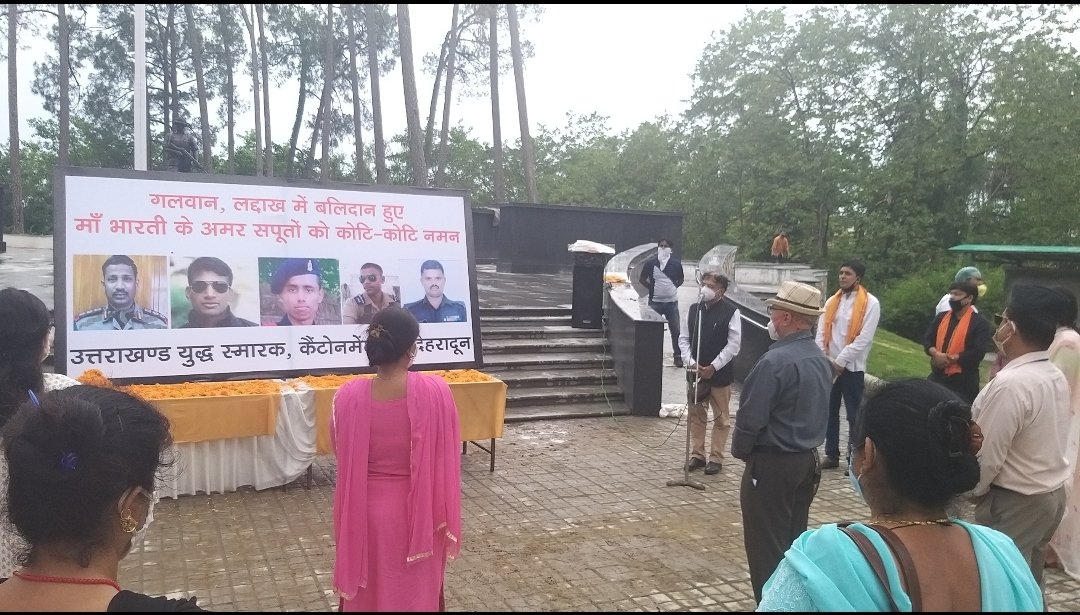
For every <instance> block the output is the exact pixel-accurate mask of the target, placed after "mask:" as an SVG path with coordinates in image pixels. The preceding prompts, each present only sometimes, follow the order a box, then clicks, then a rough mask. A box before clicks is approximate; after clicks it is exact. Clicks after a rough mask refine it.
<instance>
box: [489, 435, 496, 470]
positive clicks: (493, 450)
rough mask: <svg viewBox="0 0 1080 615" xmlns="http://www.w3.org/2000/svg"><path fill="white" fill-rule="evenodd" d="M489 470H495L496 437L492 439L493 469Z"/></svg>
mask: <svg viewBox="0 0 1080 615" xmlns="http://www.w3.org/2000/svg"><path fill="white" fill-rule="evenodd" d="M488 471H489V472H494V471H495V438H492V439H491V469H490V470H488Z"/></svg>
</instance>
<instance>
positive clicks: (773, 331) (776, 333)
mask: <svg viewBox="0 0 1080 615" xmlns="http://www.w3.org/2000/svg"><path fill="white" fill-rule="evenodd" d="M769 337H770V338H772V339H773V340H778V339H780V332H779V331H777V330H776V325H774V324H773V321H771V320H770V321H769Z"/></svg>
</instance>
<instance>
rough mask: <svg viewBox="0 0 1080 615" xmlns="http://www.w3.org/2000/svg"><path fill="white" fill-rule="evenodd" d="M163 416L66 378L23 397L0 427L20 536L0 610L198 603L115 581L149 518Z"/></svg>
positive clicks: (163, 440)
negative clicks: (66, 383) (54, 387)
mask: <svg viewBox="0 0 1080 615" xmlns="http://www.w3.org/2000/svg"><path fill="white" fill-rule="evenodd" d="M171 442H172V438H171V437H170V436H169V423H168V420H167V419H166V418H165V417H164V416H162V415H161V413H160V412H158V411H157V410H156V409H154V407H153V406H151V405H149V404H147V403H146V402H144V401H142V400H140V399H137V398H135V397H132V396H131V395H128V394H126V393H121V392H119V391H114V390H112V389H104V388H98V387H92V386H73V387H70V388H67V389H63V390H60V391H53V392H50V393H45V394H43V395H41V396H40V398H38V397H37V396H35V399H33V400H31V401H29V402H26V403H24V404H22V406H20V408H19V410H18V412H17V413H16V414H15V416H14V417H12V419H11V420H10V421H8V424H7V425H6V426H5V427H4V431H3V447H4V457H5V458H6V460H7V464H8V471H9V473H10V475H9V479H8V480H9V482H8V488H7V493H8V509H7V514H8V520H9V521H10V522H11V524H12V525H14V526H15V529H16V530H17V531H18V533H19V535H20V536H21V537H22V539H23V540H24V541H25V543H26V548H25V550H24V551H23V552H22V554H21V555H20V557H19V559H20V563H21V564H22V567H21V568H19V569H17V570H15V571H14V573H13V574H12V577H11V578H9V579H7V580H6V581H4V582H3V584H0V610H5V611H8V610H21V611H199V610H202V609H200V608H199V607H198V606H197V605H196V599H195V598H190V599H181V600H171V599H166V598H152V597H150V596H146V595H144V594H138V593H135V592H131V591H125V590H122V589H121V588H120V585H119V583H118V582H117V577H118V574H117V573H118V570H119V567H120V560H121V559H123V557H124V556H125V555H127V554H128V553H129V552H130V551H131V550H132V549H133V548H137V547H138V546H139V545H140V544H141V542H142V540H143V538H144V537H145V535H146V530H147V528H149V526H150V522H151V521H152V520H153V518H154V513H153V509H154V496H153V489H154V482H155V479H156V477H157V473H158V470H159V469H161V468H162V466H163V465H164V464H163V462H162V457H163V455H164V454H165V451H166V450H168V447H169V445H170V444H171Z"/></svg>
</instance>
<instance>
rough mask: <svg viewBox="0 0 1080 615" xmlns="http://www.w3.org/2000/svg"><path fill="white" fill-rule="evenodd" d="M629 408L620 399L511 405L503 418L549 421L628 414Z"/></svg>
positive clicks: (520, 420)
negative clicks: (557, 403)
mask: <svg viewBox="0 0 1080 615" xmlns="http://www.w3.org/2000/svg"><path fill="white" fill-rule="evenodd" d="M629 415H630V409H629V408H627V407H626V404H625V403H624V402H623V401H622V400H619V401H614V400H612V401H611V403H608V402H607V401H599V402H590V403H580V404H565V405H563V404H560V405H539V406H513V407H507V408H506V416H505V418H504V419H503V420H504V421H505V422H507V423H522V422H525V421H549V420H553V419H584V418H594V417H599V416H629Z"/></svg>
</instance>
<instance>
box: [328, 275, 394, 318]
mask: <svg viewBox="0 0 1080 615" xmlns="http://www.w3.org/2000/svg"><path fill="white" fill-rule="evenodd" d="M359 279H360V284H361V286H362V288H363V290H362V291H361V292H358V293H356V294H355V295H352V296H349V294H348V293H345V296H344V303H343V305H342V306H341V322H342V324H346V325H366V324H368V323H369V322H371V318H372V317H373V316H375V314H376V313H378V311H379V310H382V309H385V308H388V307H390V306H391V305H396V306H398V307H401V301H400V300H399V299H398V293H399V291H398V289H397V288H396V287H395V286H393V285H391V284H389V283H388V281H387V278H386V275H384V273H383V268H382V266H381V265H379V264H377V263H364V264H363V265H361V266H360V274H359ZM395 281H396V279H395Z"/></svg>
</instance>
